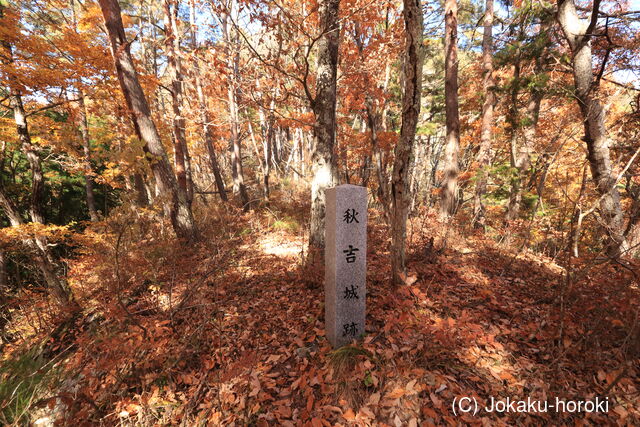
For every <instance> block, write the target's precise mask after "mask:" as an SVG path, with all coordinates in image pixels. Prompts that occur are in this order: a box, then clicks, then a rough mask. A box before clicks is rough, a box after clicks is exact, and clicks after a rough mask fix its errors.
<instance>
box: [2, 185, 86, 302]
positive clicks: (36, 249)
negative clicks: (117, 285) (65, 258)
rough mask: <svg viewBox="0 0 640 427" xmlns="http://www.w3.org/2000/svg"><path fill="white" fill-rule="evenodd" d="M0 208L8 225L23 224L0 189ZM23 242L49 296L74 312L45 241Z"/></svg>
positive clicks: (69, 297) (70, 297)
mask: <svg viewBox="0 0 640 427" xmlns="http://www.w3.org/2000/svg"><path fill="white" fill-rule="evenodd" d="M0 207H2V209H3V210H4V213H5V215H6V216H7V217H8V218H9V223H10V224H11V226H12V227H18V226H21V225H23V224H24V221H23V220H22V217H21V216H20V213H19V212H18V209H17V208H16V206H15V205H14V204H13V203H12V202H11V200H9V198H8V197H7V195H6V194H5V192H4V188H2V187H0ZM32 220H33V219H32ZM33 222H36V221H33ZM23 242H24V243H25V245H26V246H27V247H28V248H30V249H31V250H32V251H33V254H34V261H35V263H36V265H37V266H38V269H39V270H40V273H42V276H43V278H44V281H45V283H46V284H47V289H48V291H49V294H50V295H51V296H52V297H53V298H54V299H55V300H56V302H57V303H58V304H60V305H61V306H63V307H66V308H70V309H72V310H74V311H75V310H77V309H79V307H78V304H77V303H76V301H75V300H74V298H73V294H72V293H71V289H69V285H68V284H67V281H66V280H65V279H64V278H63V277H59V276H58V275H57V274H56V267H55V263H54V261H53V257H52V256H51V252H50V250H49V246H48V242H47V239H46V238H45V237H43V236H39V237H36V238H34V239H29V238H25V239H23Z"/></svg>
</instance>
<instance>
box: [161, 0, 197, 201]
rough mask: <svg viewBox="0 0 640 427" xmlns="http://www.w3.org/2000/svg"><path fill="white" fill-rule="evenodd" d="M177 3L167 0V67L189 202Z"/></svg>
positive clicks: (181, 179) (181, 181) (178, 160)
mask: <svg viewBox="0 0 640 427" xmlns="http://www.w3.org/2000/svg"><path fill="white" fill-rule="evenodd" d="M177 19H178V4H177V3H176V1H175V0H165V1H164V31H165V44H166V54H167V62H168V65H167V71H168V74H169V78H170V79H171V107H172V111H173V132H172V134H173V143H174V144H173V145H174V158H175V164H176V177H177V179H178V185H179V186H180V189H181V190H182V191H184V193H185V194H186V197H187V203H188V204H189V205H191V203H192V202H193V180H192V176H191V157H190V156H189V147H188V146H187V137H186V133H185V126H186V122H185V119H184V116H183V115H182V110H183V109H184V95H183V83H182V82H183V81H184V76H183V72H182V60H181V59H180V32H179V30H178V23H177Z"/></svg>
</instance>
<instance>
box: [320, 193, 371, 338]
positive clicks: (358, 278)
mask: <svg viewBox="0 0 640 427" xmlns="http://www.w3.org/2000/svg"><path fill="white" fill-rule="evenodd" d="M325 196H326V217H325V252H324V260H325V278H324V319H325V326H326V329H327V331H326V333H327V339H328V340H329V342H330V343H331V345H332V346H333V347H334V348H336V347H341V346H343V345H345V344H349V343H350V342H351V340H353V339H356V338H359V337H360V336H361V335H362V334H364V325H365V303H366V297H367V284H366V274H367V189H366V188H365V187H360V186H358V185H349V184H347V185H339V186H337V187H333V188H327V189H326V190H325Z"/></svg>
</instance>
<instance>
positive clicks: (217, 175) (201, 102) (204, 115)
mask: <svg viewBox="0 0 640 427" xmlns="http://www.w3.org/2000/svg"><path fill="white" fill-rule="evenodd" d="M189 20H190V24H191V48H192V49H193V51H194V52H196V50H197V49H198V39H197V28H196V23H195V0H190V1H189ZM193 70H194V71H193V72H194V80H195V86H196V95H197V96H198V110H199V111H198V112H199V115H200V121H201V122H202V123H201V126H202V133H203V134H204V143H205V146H206V147H207V153H208V154H209V166H210V167H211V172H213V177H214V181H215V183H216V188H217V189H218V194H219V195H220V199H222V200H223V201H225V202H226V201H227V200H228V198H227V192H226V189H225V185H224V179H223V178H222V173H221V171H220V165H219V164H218V157H217V155H216V151H215V148H214V145H213V141H214V138H213V134H212V130H211V127H210V126H209V123H210V122H211V120H212V118H211V117H210V113H209V109H208V108H207V100H206V98H205V95H204V89H203V88H202V79H201V77H200V62H199V59H198V57H197V55H195V54H194V58H193Z"/></svg>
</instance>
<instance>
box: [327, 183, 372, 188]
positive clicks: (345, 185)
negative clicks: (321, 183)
mask: <svg viewBox="0 0 640 427" xmlns="http://www.w3.org/2000/svg"><path fill="white" fill-rule="evenodd" d="M331 188H340V189H342V188H344V189H347V188H354V189H355V188H364V189H366V188H367V187H363V186H361V185H353V184H341V185H336V186H335V187H331Z"/></svg>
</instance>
